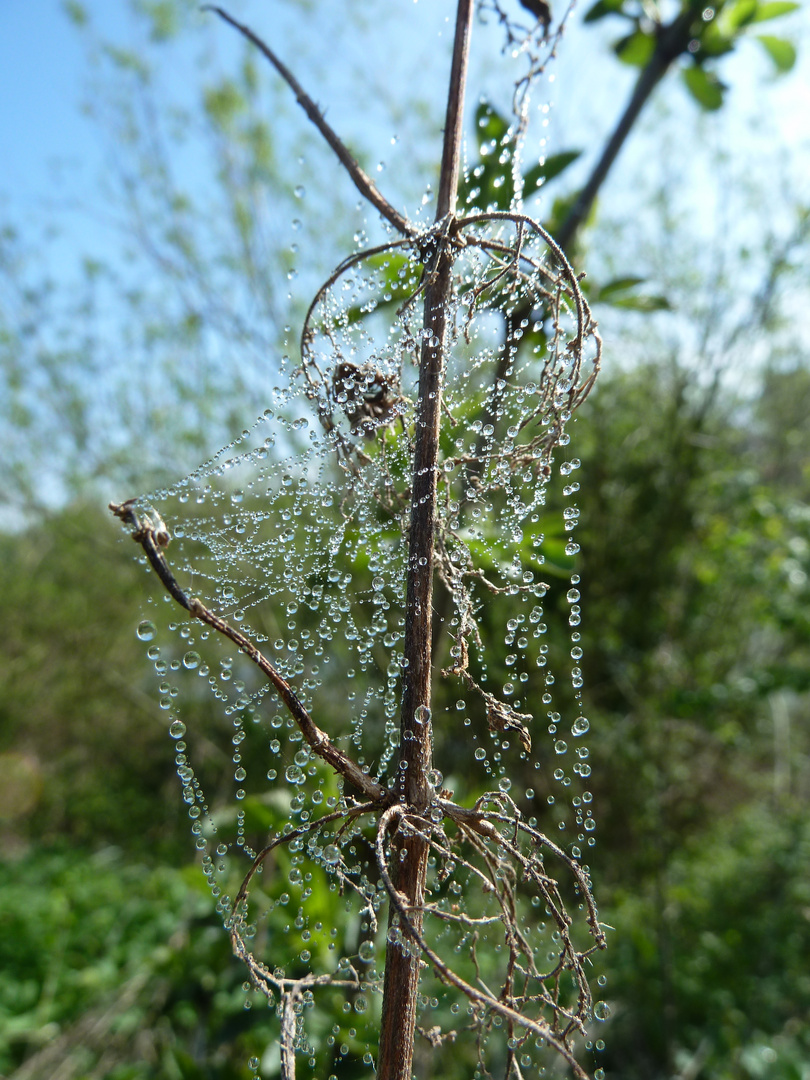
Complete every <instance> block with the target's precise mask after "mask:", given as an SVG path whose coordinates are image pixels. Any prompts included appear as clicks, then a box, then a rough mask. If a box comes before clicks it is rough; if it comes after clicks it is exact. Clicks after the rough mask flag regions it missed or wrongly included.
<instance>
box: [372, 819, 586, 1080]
mask: <svg viewBox="0 0 810 1080" xmlns="http://www.w3.org/2000/svg"><path fill="white" fill-rule="evenodd" d="M406 816H407V812H406V809H405V807H404V806H402V805H398V804H397V805H394V806H389V807H388V809H387V810H386V811H385V812H384V813H383V814H382V815H381V817H380V821H379V824H378V826H377V839H376V842H375V851H376V855H377V866H378V868H379V871H380V877H381V878H382V880H383V883H384V885H385V888H386V891H387V892H388V896H389V898H390V900H391V904H392V906H393V907H394V908H395V909H396V912H397V914H398V916H399V920H400V927H401V929H402V931H403V933H404V934H405V935H406V937H408V938H410V939H411V941H413V942H414V943H415V944H416V945H418V946H419V948H420V950H421V951H422V953H423V954H424V955H425V956H426V957H427V959H428V960H430V962H431V964H432V965H433V969H434V971H435V972H436V974H437V975H438V976H439V978H440V979H441V980H442V981H443V982H445V983H448V984H449V985H451V986H455V987H456V989H457V990H460V991H461V992H462V993H463V994H464V995H465V997H467V998H468V999H469V1000H470V1001H472V1002H477V1003H478V1004H479V1005H482V1006H483V1007H484V1008H485V1009H488V1010H490V1011H492V1012H494V1013H498V1014H499V1015H500V1016H502V1017H503V1018H504V1019H505V1020H507V1021H510V1022H511V1023H513V1024H515V1025H518V1026H520V1027H522V1028H524V1029H525V1030H527V1031H530V1032H531V1033H532V1034H533V1035H536V1036H537V1037H539V1038H541V1039H544V1040H545V1041H546V1042H547V1043H548V1044H549V1046H551V1047H553V1048H554V1049H555V1050H556V1051H557V1053H558V1054H559V1055H560V1056H561V1057H562V1058H564V1060H565V1061H567V1062H568V1064H569V1066H570V1067H571V1070H572V1072H573V1074H574V1076H576V1077H577V1080H588V1074H587V1073H586V1072H585V1071H584V1069H583V1068H582V1066H581V1065H580V1064H579V1062H578V1061H577V1060H576V1058H575V1057H574V1055H573V1053H572V1052H571V1050H570V1048H569V1047H568V1046H567V1044H566V1043H565V1042H563V1041H562V1040H560V1039H559V1038H557V1037H556V1036H555V1034H554V1032H553V1030H552V1028H551V1027H550V1025H549V1024H547V1023H546V1022H545V1021H544V1020H532V1019H530V1018H529V1017H528V1016H524V1015H523V1013H520V1012H518V1011H517V1010H516V1009H513V1008H511V1007H510V1006H509V1005H507V1004H506V1003H505V1002H503V1001H500V1000H499V999H498V998H496V997H495V996H494V995H492V994H491V993H484V992H483V991H482V990H478V989H477V988H476V987H474V986H471V985H470V983H468V982H467V981H466V980H464V979H462V978H461V976H460V975H457V974H456V972H455V971H453V969H452V968H450V967H448V966H447V964H445V962H444V961H443V960H442V958H441V957H440V956H439V955H438V953H436V952H434V951H433V949H431V947H430V945H428V943H427V941H426V940H425V938H424V935H423V934H422V933H421V930H420V929H419V928H418V927H417V926H416V925H415V923H414V922H413V920H412V918H411V909H410V904H409V902H408V898H407V897H406V896H404V895H403V894H402V893H401V892H399V891H398V890H397V889H396V888H395V886H394V883H393V881H392V879H391V874H390V872H389V870H388V860H387V859H386V857H385V849H384V843H383V842H384V839H385V833H386V831H387V829H388V827H389V825H390V824H391V823H392V822H393V821H394V819H395V818H396V817H399V818H400V819H401V818H403V817H406ZM496 835H497V831H496ZM498 838H499V839H502V838H501V837H498Z"/></svg>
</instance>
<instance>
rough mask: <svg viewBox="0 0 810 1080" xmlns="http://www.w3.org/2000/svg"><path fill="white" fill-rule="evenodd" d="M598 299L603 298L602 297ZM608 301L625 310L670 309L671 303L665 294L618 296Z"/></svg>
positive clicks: (613, 305)
mask: <svg viewBox="0 0 810 1080" xmlns="http://www.w3.org/2000/svg"><path fill="white" fill-rule="evenodd" d="M599 299H600V300H604V297H601V296H600V297H599ZM608 303H609V304H610V305H611V306H612V307H618V308H624V309H625V311H672V304H670V302H669V300H667V298H666V297H665V296H619V297H617V298H616V299H615V300H609V301H608Z"/></svg>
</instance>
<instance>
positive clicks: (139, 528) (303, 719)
mask: <svg viewBox="0 0 810 1080" xmlns="http://www.w3.org/2000/svg"><path fill="white" fill-rule="evenodd" d="M110 510H112V512H113V513H114V514H115V516H116V517H117V518H120V519H121V521H123V522H124V523H125V524H127V525H129V526H130V527H131V528H132V539H133V540H135V541H136V542H137V543H139V544H140V545H141V547H142V548H143V550H144V553H145V554H146V557H147V559H148V560H149V562H150V564H151V566H152V568H153V570H154V571H155V573H156V574H157V575H158V577H159V578H160V580H161V581H162V582H163V585H164V587H165V588H166V591H167V592H168V593H170V594H171V596H172V597H174V599H175V600H176V601H177V603H178V604H180V606H181V607H184V608H185V609H186V611H188V612H189V614H190V615H193V616H194V617H195V618H197V619H199V620H200V621H201V622H204V623H206V624H207V625H208V626H210V627H211V628H212V629H213V630H216V631H217V632H218V633H220V634H222V636H223V637H226V638H228V640H229V641H232V642H233V643H234V645H235V646H236V647H237V648H238V649H239V650H240V651H241V652H243V653H244V654H245V655H246V656H247V657H249V658H250V659H251V660H252V661H253V663H254V664H255V665H256V667H257V668H259V670H260V671H261V672H262V673H263V674H264V675H265V676H266V677H267V679H268V680H269V681H270V682H271V683H272V685H273V687H274V688H275V690H276V693H277V694H278V696H279V697H280V698H281V700H282V701H283V703H284V705H285V706H286V708H287V711H288V712H289V713H290V715H291V716H292V718H293V719H294V720H295V722H296V724H298V727H299V728H300V729H301V734H302V735H303V736H304V739H305V740H306V742H307V743H308V745H309V746H310V747H311V748H312V750H313V751H314V752H315V753H316V754H317V755H318V757H319V758H321V759H322V760H323V761H325V762H326V764H327V765H329V766H331V767H332V768H333V769H334V770H335V772H336V773H338V774H339V775H340V776H342V777H343V779H344V780H346V781H347V782H348V783H349V784H353V785H354V787H356V788H357V789H358V790H359V791H362V792H363V794H364V795H365V796H366V798H369V799H373V800H374V801H375V802H381V803H383V804H385V803H390V802H391V801H392V796H391V794H390V792H389V791H388V789H387V788H385V787H383V786H382V784H378V783H377V781H376V780H372V779H371V777H370V776H368V775H367V774H366V773H364V772H363V770H362V769H361V768H360V766H359V765H358V764H357V763H356V762H354V761H352V759H351V758H350V757H349V756H348V754H345V753H344V752H343V751H342V750H340V749H339V748H338V747H337V746H335V744H334V743H333V742H332V740H331V739H330V738H329V736H328V735H327V734H326V732H325V731H322V730H321V729H320V728H319V727H318V725H317V724H316V723H315V721H314V720H313V719H312V717H311V716H310V715H309V713H308V712H307V710H306V709H305V708H304V706H303V705H302V703H301V702H300V701H299V699H298V697H297V696H296V694H295V691H294V690H293V688H292V687H291V686H290V684H289V683H288V682H287V680H286V679H284V678H282V676H281V675H280V674H279V672H278V671H277V670H276V668H275V667H274V666H273V665H272V664H271V663H270V661H269V660H268V659H267V657H266V656H264V655H263V653H261V652H259V650H258V649H257V648H256V646H255V645H254V644H253V642H252V641H250V640H249V638H246V637H245V635H244V634H242V633H240V632H239V631H238V630H235V629H234V628H233V627H232V626H230V625H229V624H228V623H227V622H225V620H224V619H221V618H220V617H219V616H218V615H215V614H214V613H213V611H211V610H210V609H209V608H207V607H206V606H205V604H203V603H202V601H201V600H197V599H196V597H190V596H187V595H186V593H185V592H184V591H183V590H182V589H181V588H180V586H179V585H178V583H177V579H176V578H175V576H174V574H173V573H172V571H171V569H170V567H169V564H168V562H167V561H166V556H165V555H164V554H163V551H162V548H163V547H165V546H166V545H167V544H168V542H169V535H168V532H167V531H166V529H165V526H163V524H162V522H161V523H160V527H158V526H157V525H156V524H155V522H153V521H152V520H151V519H150V518H149V516H148V515H144V517H143V518H140V517H139V516H138V514H137V513H136V511H135V507H134V506H133V504H132V503H131V502H125V503H110Z"/></svg>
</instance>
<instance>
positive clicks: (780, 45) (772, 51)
mask: <svg viewBox="0 0 810 1080" xmlns="http://www.w3.org/2000/svg"><path fill="white" fill-rule="evenodd" d="M757 41H758V42H759V43H760V44H761V45H762V47H763V49H764V50H765V52H766V53H767V54H768V56H770V58H771V60H773V62H774V66H775V67H776V70H777V71H779V72H785V71H790V69H791V68H792V67H793V65H794V64H795V63H796V48H795V46H794V45H793V44H792V43H791V42H790V41H785V39H784V38H778V37H771V35H770V34H757Z"/></svg>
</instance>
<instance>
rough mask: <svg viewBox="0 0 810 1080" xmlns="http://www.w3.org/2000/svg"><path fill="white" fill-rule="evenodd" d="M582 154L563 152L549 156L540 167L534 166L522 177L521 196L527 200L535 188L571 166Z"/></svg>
mask: <svg viewBox="0 0 810 1080" xmlns="http://www.w3.org/2000/svg"><path fill="white" fill-rule="evenodd" d="M581 154H582V151H581V150H565V151H563V152H562V153H561V154H551V155H549V157H547V158H546V160H545V161H544V162H543V164H542V165H535V166H534V168H532V169H529V170H528V172H526V173H524V175H523V196H524V198H526V199H528V198H529V197H530V196H532V195H534V194H535V192H536V190H537V188H538V187H540V186H541V185H542V184H544V183H548V181H549V180H553V179H554V177H555V176H559V175H560V173H561V172H563V171H564V170H565V169H567V168H568V166H569V165H571V164H573V162H575V161H576V160H577V158H578V157H580V155H581Z"/></svg>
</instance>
